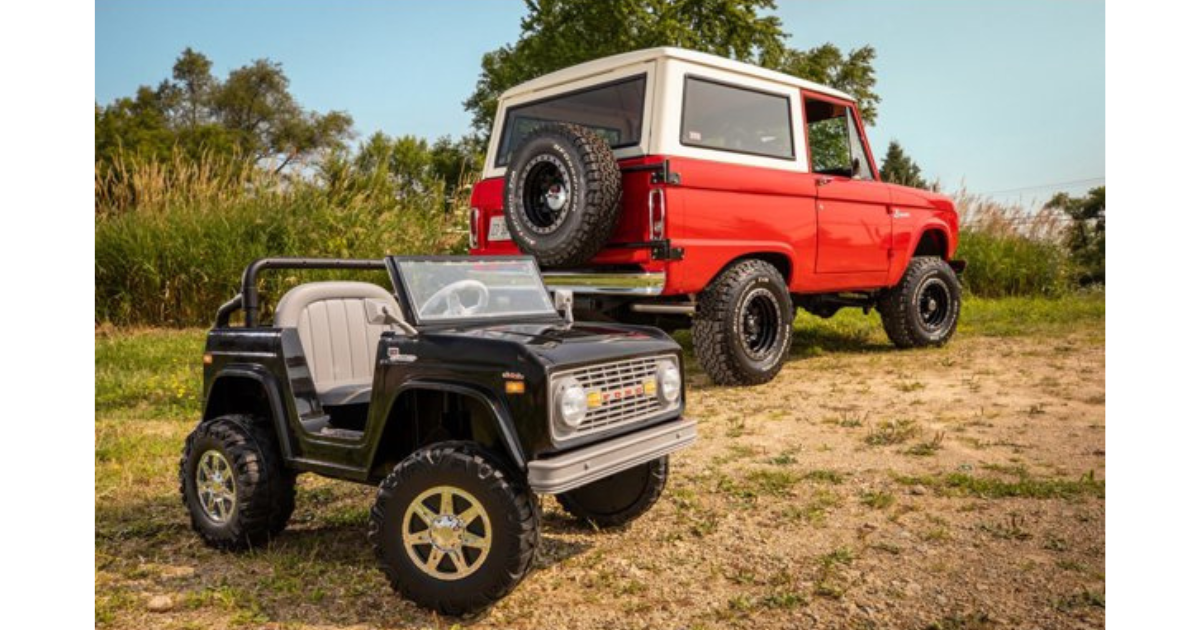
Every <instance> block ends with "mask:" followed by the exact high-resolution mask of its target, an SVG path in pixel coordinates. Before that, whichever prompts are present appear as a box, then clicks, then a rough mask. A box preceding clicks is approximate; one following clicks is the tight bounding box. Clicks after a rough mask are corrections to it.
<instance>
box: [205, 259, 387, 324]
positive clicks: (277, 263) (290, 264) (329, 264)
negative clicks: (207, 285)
mask: <svg viewBox="0 0 1200 630" xmlns="http://www.w3.org/2000/svg"><path fill="white" fill-rule="evenodd" d="M267 269H367V270H370V269H379V270H384V271H386V270H387V263H386V262H385V261H384V260H382V259H359V258H259V259H258V260H256V261H254V262H252V263H250V266H248V267H246V272H245V273H243V274H242V292H241V293H239V294H237V295H235V296H234V297H233V299H232V300H229V301H228V302H226V303H224V304H222V305H221V307H220V308H218V309H217V328H228V327H229V316H230V315H232V314H233V313H234V312H235V311H237V310H238V309H239V308H240V309H242V310H244V311H245V312H246V324H245V326H246V327H247V328H251V327H253V326H257V325H258V310H259V303H258V274H259V273H260V272H262V271H266V270H267Z"/></svg>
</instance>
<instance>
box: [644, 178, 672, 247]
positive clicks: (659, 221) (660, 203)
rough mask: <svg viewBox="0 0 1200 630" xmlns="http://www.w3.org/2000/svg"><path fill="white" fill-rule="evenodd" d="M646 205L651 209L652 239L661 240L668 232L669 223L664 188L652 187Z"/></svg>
mask: <svg viewBox="0 0 1200 630" xmlns="http://www.w3.org/2000/svg"><path fill="white" fill-rule="evenodd" d="M646 205H647V206H649V209H650V217H649V219H650V240H652V241H655V240H659V239H661V238H662V237H663V234H664V233H665V232H666V224H667V196H666V194H665V193H663V189H661V188H651V189H650V195H649V197H648V198H647V200H646Z"/></svg>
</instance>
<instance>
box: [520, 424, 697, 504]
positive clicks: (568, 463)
mask: <svg viewBox="0 0 1200 630" xmlns="http://www.w3.org/2000/svg"><path fill="white" fill-rule="evenodd" d="M696 434H697V432H696V421H695V420H688V419H687V418H681V419H679V420H675V421H671V422H667V423H664V424H660V425H657V426H653V427H650V428H649V429H643V430H641V431H638V432H637V433H630V434H628V435H623V436H621V437H618V438H614V439H611V440H607V441H604V442H601V443H599V444H594V445H592V446H587V447H584V448H581V449H578V450H575V451H571V452H569V453H565V454H563V455H557V456H554V457H547V458H546V459H539V460H536V461H532V462H529V477H528V479H529V487H530V488H531V489H532V490H533V491H534V492H537V493H539V494H558V493H560V492H566V491H568V490H573V489H575V488H578V487H580V486H584V485H587V484H589V483H591V482H593V481H596V480H598V479H603V478H604V477H608V476H611V475H615V474H617V473H619V472H621V471H623V470H627V469H629V468H633V467H634V466H637V465H638V464H644V463H646V462H648V461H651V460H654V459H658V458H659V457H662V456H664V455H668V454H670V453H673V452H675V451H678V450H680V449H682V448H686V447H688V446H691V445H692V443H693V442H695V441H696Z"/></svg>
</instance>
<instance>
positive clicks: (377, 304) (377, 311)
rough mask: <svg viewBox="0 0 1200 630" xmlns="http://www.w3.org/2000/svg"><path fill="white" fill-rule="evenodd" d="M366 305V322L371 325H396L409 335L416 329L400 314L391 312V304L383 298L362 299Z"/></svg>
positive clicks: (414, 332)
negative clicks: (401, 317)
mask: <svg viewBox="0 0 1200 630" xmlns="http://www.w3.org/2000/svg"><path fill="white" fill-rule="evenodd" d="M364 304H365V305H366V307H367V323H368V324H371V325H373V326H396V327H397V328H400V329H401V330H403V331H404V332H405V333H408V334H410V335H413V334H416V332H417V329H415V328H413V327H412V326H410V325H409V324H408V322H406V321H404V320H403V319H400V316H399V315H397V314H396V313H393V312H392V305H391V304H388V303H387V302H385V301H384V300H364Z"/></svg>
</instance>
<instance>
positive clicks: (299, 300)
mask: <svg viewBox="0 0 1200 630" xmlns="http://www.w3.org/2000/svg"><path fill="white" fill-rule="evenodd" d="M367 300H381V301H385V302H387V303H388V305H389V308H390V309H391V312H392V313H395V314H397V315H399V313H400V307H399V305H398V304H396V299H395V298H394V297H392V294H391V293H389V292H388V291H387V290H386V289H384V288H383V287H380V286H379V285H376V284H370V283H367V282H311V283H308V284H302V285H300V286H298V287H296V288H294V289H292V290H291V291H288V292H287V293H286V294H285V295H284V296H283V298H282V299H280V300H279V304H278V305H277V306H276V309H275V326H277V327H279V328H295V329H296V332H297V333H298V336H299V337H300V345H301V346H303V347H304V357H305V359H306V360H307V361H308V370H309V372H310V373H311V375H312V379H313V383H314V384H315V385H316V388H317V392H318V393H324V392H326V391H329V390H330V389H332V388H334V387H338V386H341V385H352V384H357V385H363V384H365V385H368V386H369V385H370V383H371V379H372V377H373V376H374V373H375V353H376V350H377V348H378V346H379V336H380V335H381V334H382V333H383V331H384V330H386V329H387V328H388V326H387V325H384V324H371V323H368V321H367V306H366V303H367Z"/></svg>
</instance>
